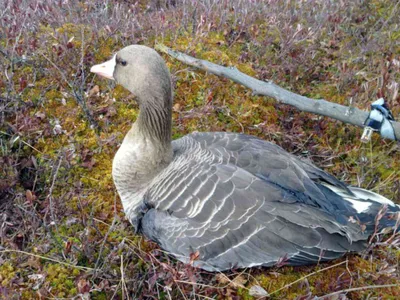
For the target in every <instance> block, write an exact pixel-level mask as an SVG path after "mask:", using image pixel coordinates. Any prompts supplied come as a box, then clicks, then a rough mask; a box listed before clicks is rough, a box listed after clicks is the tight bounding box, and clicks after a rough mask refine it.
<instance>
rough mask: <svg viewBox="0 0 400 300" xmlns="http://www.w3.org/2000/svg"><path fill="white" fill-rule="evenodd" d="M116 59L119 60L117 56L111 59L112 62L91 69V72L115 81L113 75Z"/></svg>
mask: <svg viewBox="0 0 400 300" xmlns="http://www.w3.org/2000/svg"><path fill="white" fill-rule="evenodd" d="M116 58H117V55H116V54H115V55H114V56H113V58H111V59H110V60H108V61H106V62H104V63H102V64H99V65H95V66H93V67H92V68H91V69H90V72H92V73H95V74H97V75H100V76H103V77H105V78H108V79H112V80H114V77H113V74H114V69H115V66H116Z"/></svg>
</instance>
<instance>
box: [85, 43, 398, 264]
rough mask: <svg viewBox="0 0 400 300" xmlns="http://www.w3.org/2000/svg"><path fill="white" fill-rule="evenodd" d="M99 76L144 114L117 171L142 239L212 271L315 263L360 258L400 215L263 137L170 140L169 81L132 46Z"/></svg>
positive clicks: (151, 56) (160, 63)
mask: <svg viewBox="0 0 400 300" xmlns="http://www.w3.org/2000/svg"><path fill="white" fill-rule="evenodd" d="M91 72H93V73H95V74H98V75H100V76H103V77H105V78H108V79H112V80H115V81H116V83H118V84H120V85H122V86H123V87H124V88H126V89H127V90H129V91H130V92H131V93H133V94H134V95H135V100H136V101H137V103H138V105H139V115H138V117H137V119H136V121H135V122H134V124H133V125H132V128H131V129H130V130H129V132H128V133H127V134H126V136H125V138H124V140H123V142H122V144H121V146H120V148H119V150H118V151H117V153H116V154H115V157H114V160H113V165H112V176H113V180H114V184H115V186H116V189H117V191H118V194H119V196H120V198H121V202H122V204H123V209H124V212H125V214H126V216H127V218H128V219H129V221H130V222H131V224H132V225H133V227H134V230H135V232H136V233H140V234H143V235H144V236H146V237H147V238H148V239H150V240H152V241H155V242H156V243H158V244H159V246H160V247H161V248H163V249H164V250H166V251H167V252H168V253H170V254H171V255H173V256H175V257H176V258H177V259H178V260H180V261H182V262H184V263H191V264H192V265H193V266H195V267H198V268H201V269H204V270H207V271H224V270H229V269H232V268H248V267H254V266H266V267H268V266H274V265H276V264H277V263H278V262H279V263H282V262H284V264H287V265H292V266H300V265H308V264H316V263H319V262H323V261H329V260H333V259H336V258H339V257H341V256H343V255H344V254H346V253H348V252H361V251H363V250H364V249H365V248H366V247H367V245H368V239H369V237H370V236H371V235H372V234H373V233H374V231H375V230H376V227H375V223H376V221H375V218H376V216H377V214H383V213H384V216H383V217H382V218H381V219H380V221H379V229H382V228H387V227H393V228H394V226H395V223H396V222H395V221H396V220H395V219H396V216H398V215H399V214H397V213H398V212H399V210H400V209H399V208H400V206H398V205H396V204H394V203H393V202H392V201H390V200H389V199H387V198H385V197H383V196H381V195H379V194H376V193H374V192H372V191H368V190H364V189H361V188H358V187H352V186H348V185H346V184H345V183H343V182H341V181H339V180H338V179H336V178H335V177H334V176H332V175H330V174H328V173H326V172H325V171H323V170H321V169H319V168H318V167H316V166H314V165H313V164H311V163H310V162H307V161H304V160H301V159H300V158H298V157H296V156H294V155H292V154H290V153H288V152H286V151H285V150H283V149H282V148H281V147H279V146H277V145H275V144H273V143H271V142H268V141H264V140H262V139H260V138H257V137H254V136H250V135H245V134H239V133H230V132H193V133H191V134H188V135H186V136H184V137H182V138H179V139H176V140H172V136H171V127H172V101H173V91H172V84H171V77H170V73H169V71H168V68H167V66H166V64H165V62H164V60H163V59H162V57H161V56H160V55H159V54H158V53H157V52H156V51H155V50H154V49H152V48H148V47H146V46H142V45H131V46H127V47H125V48H123V49H122V50H120V51H118V52H117V53H116V54H115V55H114V56H113V57H112V58H111V59H110V60H109V61H107V62H105V63H102V64H98V65H95V66H93V67H92V68H91Z"/></svg>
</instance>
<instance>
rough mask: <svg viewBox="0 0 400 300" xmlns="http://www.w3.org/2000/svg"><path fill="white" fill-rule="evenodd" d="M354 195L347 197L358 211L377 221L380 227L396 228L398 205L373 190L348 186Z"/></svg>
mask: <svg viewBox="0 0 400 300" xmlns="http://www.w3.org/2000/svg"><path fill="white" fill-rule="evenodd" d="M348 188H349V190H350V191H351V192H352V193H353V194H354V196H355V197H347V199H345V200H347V201H349V202H351V203H352V205H353V207H354V208H355V209H356V210H357V212H358V213H361V214H363V215H365V216H370V218H371V217H373V218H374V221H375V222H377V221H379V223H378V225H379V228H380V229H384V228H388V227H392V228H393V229H394V230H396V231H397V230H398V228H396V227H399V225H400V205H398V204H395V203H394V202H393V201H391V200H389V199H387V198H386V197H384V196H382V195H379V194H377V193H375V192H372V191H369V190H365V189H362V188H358V187H348Z"/></svg>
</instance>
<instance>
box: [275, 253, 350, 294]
mask: <svg viewBox="0 0 400 300" xmlns="http://www.w3.org/2000/svg"><path fill="white" fill-rule="evenodd" d="M343 264H347V260H345V261H342V262H340V263H337V264H335V265H333V266H329V267H326V268H323V269H321V270H318V271H315V272H312V273H310V274H307V275H306V276H303V277H301V278H299V279H297V280H295V281H293V282H291V283H288V284H286V285H284V286H283V287H281V288H279V289H277V290H275V291H273V292H271V293H269V294H270V295H273V294H276V293H277V292H279V291H282V290H284V289H287V288H288V287H291V286H292V285H294V284H296V283H297V282H300V281H303V280H304V279H306V278H308V277H311V276H313V275H315V274H317V273H321V272H324V271H326V270H329V269H333V268H336V267H338V266H341V265H343Z"/></svg>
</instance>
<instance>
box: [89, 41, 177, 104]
mask: <svg viewBox="0 0 400 300" xmlns="http://www.w3.org/2000/svg"><path fill="white" fill-rule="evenodd" d="M90 71H91V72H93V73H95V74H97V75H100V76H103V77H105V78H108V79H112V80H115V81H116V82H117V83H118V84H120V85H122V86H123V87H124V88H126V89H127V90H129V91H130V92H131V93H132V94H134V95H135V96H136V98H135V99H136V101H137V102H138V103H139V105H140V106H142V105H143V106H144V107H146V106H147V105H151V106H156V107H158V108H169V107H170V106H172V95H171V92H172V91H171V77H170V73H169V71H168V68H167V66H166V65H165V62H164V60H163V59H162V58H161V56H160V55H159V54H158V53H157V52H156V51H155V50H154V49H151V48H149V47H146V46H141V45H131V46H128V47H125V48H123V49H121V50H120V51H118V52H117V53H116V54H115V55H114V56H113V57H112V58H111V59H110V60H109V61H106V62H105V63H102V64H98V65H95V66H93V67H92V68H91V69H90Z"/></svg>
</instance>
